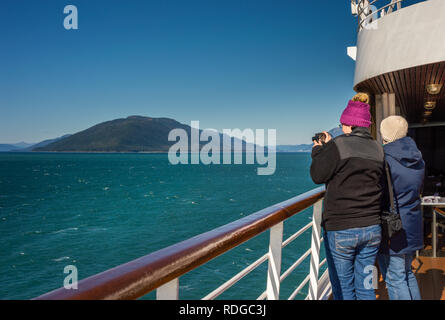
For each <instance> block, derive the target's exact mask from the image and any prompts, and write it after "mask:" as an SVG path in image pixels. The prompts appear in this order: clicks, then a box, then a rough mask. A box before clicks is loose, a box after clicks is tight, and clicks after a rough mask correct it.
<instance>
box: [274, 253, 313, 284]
mask: <svg viewBox="0 0 445 320" xmlns="http://www.w3.org/2000/svg"><path fill="white" fill-rule="evenodd" d="M311 252H312V250H311V249H309V250H307V251H306V252H305V253H304V254H303V255H302V256H301V257H300V258H299V259H298V260H297V261H296V262H295V263H294V264H293V265H292V266H290V267H289V269H287V270H286V271H285V272H284V273H283V274H282V275H281V277H280V281H283V280H284V279H286V278H287V276H288V275H289V274H291V272H292V271H294V270H295V268H297V267H298V266H299V265H300V264H301V263H302V262H303V261H304V260H305V259H306V258H307V257H308V256H309V255H310V254H311Z"/></svg>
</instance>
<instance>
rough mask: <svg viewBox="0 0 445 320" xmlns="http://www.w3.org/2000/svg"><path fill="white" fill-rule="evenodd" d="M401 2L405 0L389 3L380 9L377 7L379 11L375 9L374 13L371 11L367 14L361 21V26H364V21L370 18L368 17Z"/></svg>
mask: <svg viewBox="0 0 445 320" xmlns="http://www.w3.org/2000/svg"><path fill="white" fill-rule="evenodd" d="M401 2H403V0H398V1H396V2H393V3H390V4H387V5H386V6H384V7H381V8H380V9H377V11H375V12H372V13H370V14H368V15H365V18H364V19H361V21H360V23H359V28H361V27H362V26H363V23H364V22H366V21H367V20H368V18H369V17H370V16H371V15H374V14H378V13H379V12H381V11H382V10H385V9H386V8H388V7H390V6H395V5H396V4H398V3H401Z"/></svg>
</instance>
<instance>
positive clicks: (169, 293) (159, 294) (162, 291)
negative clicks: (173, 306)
mask: <svg viewBox="0 0 445 320" xmlns="http://www.w3.org/2000/svg"><path fill="white" fill-rule="evenodd" d="M178 299H179V278H176V279H173V280H172V281H170V282H167V283H166V284H164V285H162V286H160V287H159V288H158V289H157V290H156V300H178Z"/></svg>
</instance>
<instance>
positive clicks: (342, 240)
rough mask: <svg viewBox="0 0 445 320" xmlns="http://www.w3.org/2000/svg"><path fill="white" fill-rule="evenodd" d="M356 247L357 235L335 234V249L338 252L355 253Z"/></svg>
mask: <svg viewBox="0 0 445 320" xmlns="http://www.w3.org/2000/svg"><path fill="white" fill-rule="evenodd" d="M357 245H358V234H352V233H342V232H337V233H335V249H336V250H337V251H339V252H343V253H349V252H351V251H355V248H357Z"/></svg>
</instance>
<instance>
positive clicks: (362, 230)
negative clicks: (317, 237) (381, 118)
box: [311, 94, 384, 300]
mask: <svg viewBox="0 0 445 320" xmlns="http://www.w3.org/2000/svg"><path fill="white" fill-rule="evenodd" d="M368 103H369V98H368V96H367V95H366V94H358V95H357V96H355V97H354V98H353V99H352V100H350V101H349V102H348V105H347V106H346V108H345V110H344V111H343V113H342V115H341V117H340V123H341V128H342V130H343V132H344V133H345V134H343V135H340V136H338V137H336V138H334V139H332V138H331V137H330V136H329V135H328V134H326V139H325V142H324V143H320V142H317V141H315V142H314V147H313V149H312V164H311V177H312V180H313V181H314V182H315V183H317V184H326V196H325V199H324V206H323V214H322V226H323V232H324V239H325V241H324V243H325V248H326V258H327V262H328V268H329V277H330V280H331V284H332V291H333V296H334V299H336V300H375V298H376V297H375V291H374V289H375V288H376V285H377V283H376V282H377V279H375V277H373V271H375V267H374V265H375V260H376V256H377V253H378V250H379V246H380V241H381V227H380V212H381V197H382V191H383V190H382V189H383V187H382V183H381V181H382V179H383V177H384V153H383V148H382V146H381V145H380V144H379V143H378V142H377V141H376V140H374V139H373V137H372V136H371V133H370V130H369V127H370V126H371V114H370V111H369V109H370V107H369V104H368Z"/></svg>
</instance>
